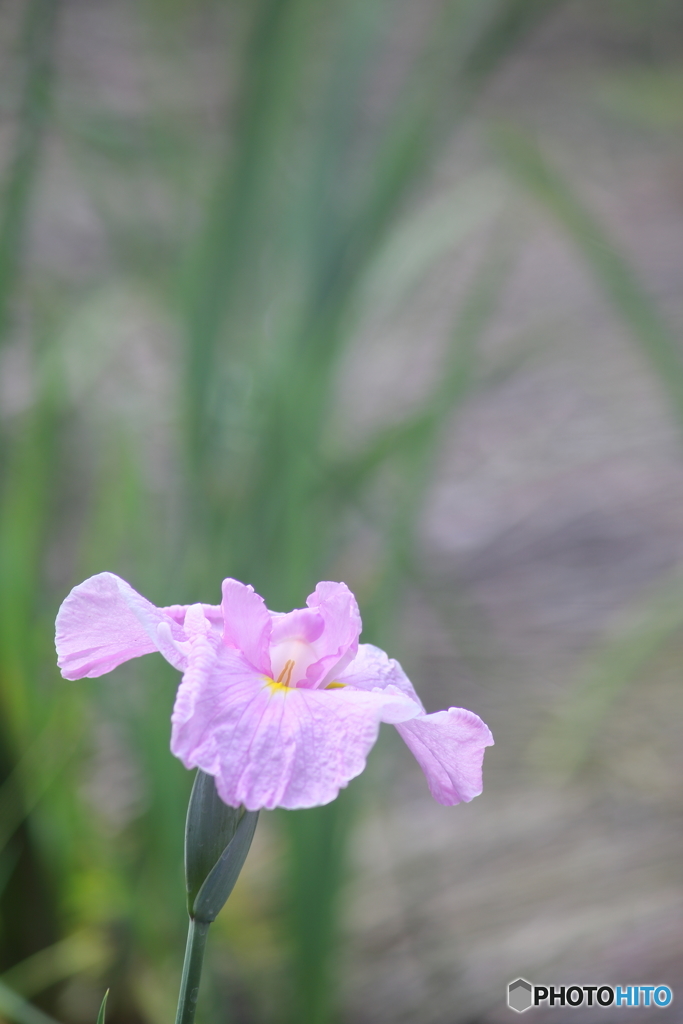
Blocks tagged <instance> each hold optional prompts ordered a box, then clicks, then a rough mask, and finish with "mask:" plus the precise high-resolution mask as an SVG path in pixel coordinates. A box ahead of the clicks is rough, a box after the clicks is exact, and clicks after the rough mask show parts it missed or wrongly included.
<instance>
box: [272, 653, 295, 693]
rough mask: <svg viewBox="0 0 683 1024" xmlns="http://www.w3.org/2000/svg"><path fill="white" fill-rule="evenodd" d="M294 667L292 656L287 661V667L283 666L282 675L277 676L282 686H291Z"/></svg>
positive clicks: (277, 680)
mask: <svg viewBox="0 0 683 1024" xmlns="http://www.w3.org/2000/svg"><path fill="white" fill-rule="evenodd" d="M293 668H294V662H293V660H292V659H291V658H290V659H289V661H286V662H285V667H284V668H283V670H282V672H281V673H280V675H279V676H278V677H277V679H276V682H277V683H280V685H281V686H289V680H290V679H291V678H292V669H293Z"/></svg>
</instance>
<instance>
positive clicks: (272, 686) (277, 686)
mask: <svg viewBox="0 0 683 1024" xmlns="http://www.w3.org/2000/svg"><path fill="white" fill-rule="evenodd" d="M263 679H264V681H265V684H266V686H267V687H268V689H269V690H270V692H271V693H277V691H278V690H284V691H285V693H290V692H291V689H292V687H291V686H286V685H285V684H284V683H280V682H277V681H276V680H275V679H270V678H269V677H268V676H263Z"/></svg>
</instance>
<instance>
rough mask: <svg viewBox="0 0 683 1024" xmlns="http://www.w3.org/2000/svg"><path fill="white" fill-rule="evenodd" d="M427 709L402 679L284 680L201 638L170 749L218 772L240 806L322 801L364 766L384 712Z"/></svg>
mask: <svg viewBox="0 0 683 1024" xmlns="http://www.w3.org/2000/svg"><path fill="white" fill-rule="evenodd" d="M195 651H196V654H195ZM418 713H419V708H418V707H417V705H416V704H415V703H414V701H411V700H409V699H408V698H406V697H405V695H404V694H402V693H399V692H398V691H396V690H395V689H394V688H393V687H390V688H388V689H387V690H385V691H379V690H378V691H375V692H362V691H357V690H352V689H351V688H350V687H349V688H348V689H346V688H342V689H337V690H328V691H326V690H310V689H296V688H292V687H284V686H278V685H277V684H273V683H272V682H270V681H269V680H267V679H266V678H264V677H263V676H262V675H260V674H258V673H256V672H254V670H253V668H252V667H251V666H250V665H249V663H248V662H247V661H246V659H245V658H244V657H242V656H241V655H240V653H239V652H238V651H235V650H230V649H229V648H220V649H219V650H218V651H217V652H214V651H213V649H212V648H210V646H209V645H208V644H207V645H206V646H202V641H201V640H200V639H197V640H196V641H195V642H194V643H193V652H192V654H191V655H190V665H189V667H188V671H187V672H186V674H185V677H184V679H183V682H182V684H181V686H180V689H179V691H178V697H177V700H176V707H175V709H174V712H173V736H172V741H171V749H172V751H173V753H174V754H175V755H176V756H177V757H179V758H180V759H181V760H182V762H183V764H184V765H185V766H186V767H187V768H193V767H199V768H201V769H202V771H205V772H207V773H208V774H210V775H213V776H214V777H215V779H216V787H217V789H218V792H219V794H220V796H221V798H222V799H223V800H224V801H225V802H226V803H228V804H231V805H232V806H234V807H237V806H239V805H240V804H244V806H245V807H246V808H247V809H248V810H258V809H259V808H262V807H264V808H272V807H287V808H297V807H313V806H316V805H318V804H324V803H329V802H330V801H331V800H333V799H334V798H335V797H336V796H337V794H338V792H339V790H340V789H341V788H343V787H344V786H346V785H347V784H348V782H349V781H350V780H351V779H352V778H354V777H355V776H356V775H359V774H360V773H361V772H362V770H363V768H364V767H365V760H366V757H367V754H368V752H369V750H370V748H371V747H372V745H373V744H374V742H375V740H376V738H377V732H378V730H379V724H380V722H382V721H389V722H392V723H396V722H400V721H406V720H408V719H410V718H411V717H413V716H414V715H415V714H418Z"/></svg>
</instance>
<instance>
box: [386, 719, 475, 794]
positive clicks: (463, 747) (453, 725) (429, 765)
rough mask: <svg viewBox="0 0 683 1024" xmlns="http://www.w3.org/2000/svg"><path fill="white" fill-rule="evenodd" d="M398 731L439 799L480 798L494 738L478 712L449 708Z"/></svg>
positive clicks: (415, 720) (404, 726) (406, 724)
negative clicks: (485, 762)
mask: <svg viewBox="0 0 683 1024" xmlns="http://www.w3.org/2000/svg"><path fill="white" fill-rule="evenodd" d="M396 728H397V729H398V731H399V732H400V734H401V736H402V737H403V739H404V740H405V742H406V743H407V744H408V746H409V748H410V749H411V751H412V752H413V754H414V755H415V757H416V759H417V761H418V764H419V765H420V767H421V768H422V771H423V772H424V773H425V775H426V776H427V783H428V785H429V789H430V792H431V794H432V796H433V797H434V799H435V800H438V801H439V803H440V804H448V805H452V804H458V803H460V802H461V801H465V802H466V803H468V802H469V801H470V800H472V799H473V798H474V797H475V796H479V794H480V793H481V791H482V762H483V760H484V749H485V748H486V747H490V746H492V744H493V736H492V735H491V732H490V730H489V728H488V726H486V725H484V723H483V722H482V720H481V718H479V717H478V716H477V715H475V714H474V712H472V711H466V710H465V709H464V708H449V709H448V711H437V712H436V713H435V714H433V715H420V716H419V717H417V718H414V719H413V720H412V721H410V722H405V723H404V724H399V725H397V726H396Z"/></svg>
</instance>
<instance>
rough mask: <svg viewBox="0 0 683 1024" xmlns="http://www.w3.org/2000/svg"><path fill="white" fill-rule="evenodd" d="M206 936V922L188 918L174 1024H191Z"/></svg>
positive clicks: (207, 926) (207, 931)
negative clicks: (188, 923) (188, 925)
mask: <svg viewBox="0 0 683 1024" xmlns="http://www.w3.org/2000/svg"><path fill="white" fill-rule="evenodd" d="M208 934H209V922H208V921H196V920H195V919H194V918H192V917H191V918H190V927H189V930H188V933H187V946H186V947H185V961H184V963H183V976H182V978H181V979H180V995H179V996H178V1011H177V1013H176V1018H175V1021H176V1024H193V1021H194V1015H195V1010H196V1009H197V997H198V995H199V982H200V979H201V976H202V964H203V962H204V947H205V946H206V936H207V935H208Z"/></svg>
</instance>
